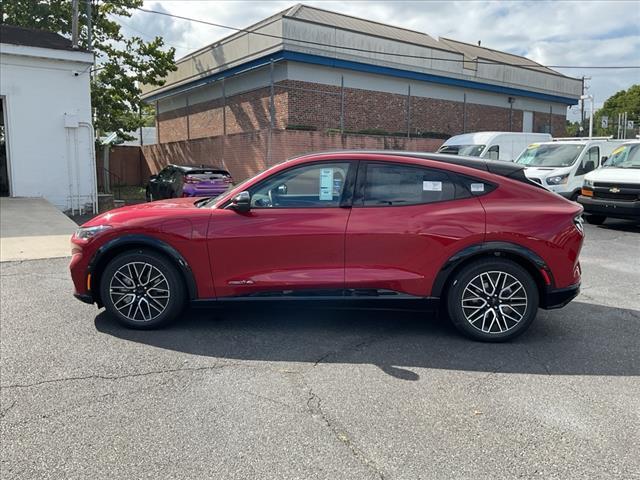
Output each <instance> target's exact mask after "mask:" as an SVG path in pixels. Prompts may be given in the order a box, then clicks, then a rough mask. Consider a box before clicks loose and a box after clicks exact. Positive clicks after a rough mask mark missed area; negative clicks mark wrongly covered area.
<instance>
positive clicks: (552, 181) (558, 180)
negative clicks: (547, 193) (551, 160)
mask: <svg viewBox="0 0 640 480" xmlns="http://www.w3.org/2000/svg"><path fill="white" fill-rule="evenodd" d="M567 180H569V174H568V173H565V174H564V175H555V176H553V177H547V185H562V184H563V183H567Z"/></svg>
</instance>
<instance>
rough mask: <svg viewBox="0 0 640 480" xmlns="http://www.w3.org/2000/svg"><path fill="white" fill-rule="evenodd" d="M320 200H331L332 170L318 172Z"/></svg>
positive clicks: (326, 169) (324, 169)
mask: <svg viewBox="0 0 640 480" xmlns="http://www.w3.org/2000/svg"><path fill="white" fill-rule="evenodd" d="M319 198H320V200H333V168H323V169H321V170H320V197H319Z"/></svg>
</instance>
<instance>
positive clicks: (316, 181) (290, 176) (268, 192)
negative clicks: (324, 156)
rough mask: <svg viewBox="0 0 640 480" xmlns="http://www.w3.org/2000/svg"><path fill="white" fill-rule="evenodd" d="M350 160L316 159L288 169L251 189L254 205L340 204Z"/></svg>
mask: <svg viewBox="0 0 640 480" xmlns="http://www.w3.org/2000/svg"><path fill="white" fill-rule="evenodd" d="M349 166H350V162H331V163H313V164H310V165H304V166H301V167H296V168H292V169H289V170H285V171H284V172H280V173H277V174H275V175H273V176H272V177H270V178H268V179H266V180H265V181H263V182H261V183H260V184H258V185H257V186H256V187H255V189H251V190H250V192H249V193H250V194H251V207H252V208H322V207H325V208H326V207H338V206H340V200H341V198H342V193H343V191H344V186H345V181H346V179H347V173H348V172H349Z"/></svg>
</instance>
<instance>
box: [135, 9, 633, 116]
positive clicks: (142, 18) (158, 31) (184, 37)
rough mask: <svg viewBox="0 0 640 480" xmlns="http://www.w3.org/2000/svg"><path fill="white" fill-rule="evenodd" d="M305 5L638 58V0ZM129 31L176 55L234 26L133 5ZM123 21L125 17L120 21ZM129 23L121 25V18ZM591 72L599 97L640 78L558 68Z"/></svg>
mask: <svg viewBox="0 0 640 480" xmlns="http://www.w3.org/2000/svg"><path fill="white" fill-rule="evenodd" d="M294 3H295V2H287V1H261V2H255V1H246V2H240V1H215V2H213V1H206V0H201V1H189V0H182V1H159V0H145V3H144V6H145V8H151V9H154V10H159V9H162V10H165V11H167V12H170V13H172V14H176V15H183V16H186V17H191V18H198V19H202V20H207V21H211V22H215V23H219V24H223V25H229V26H233V27H239V28H243V27H247V26H249V25H251V24H253V23H255V22H257V21H259V20H262V19H263V18H266V17H268V16H270V15H273V14H274V13H277V12H279V11H281V10H284V9H286V8H288V7H290V6H292V5H294ZM305 3H306V4H308V5H313V6H317V7H320V8H324V9H327V10H333V11H336V12H340V13H345V14H349V15H354V16H358V17H362V18H367V19H370V20H375V21H378V22H383V23H389V24H392V25H396V26H400V27H404V28H409V29H413V30H418V31H421V32H424V33H427V34H429V35H431V36H432V37H436V38H437V37H439V36H444V37H451V38H454V39H457V40H461V41H466V42H471V43H476V42H477V41H478V40H482V45H483V46H486V47H489V48H495V49H497V50H504V51H507V52H512V53H516V54H521V55H525V56H527V57H529V58H531V59H532V60H535V61H537V62H540V63H542V64H545V65H585V66H591V65H640V2H638V1H637V0H628V1H614V0H603V1H596V0H594V1H588V2H577V1H553V2H551V1H511V2H505V1H503V2H499V1H489V2H484V1H429V2H423V1H385V2H383V1H349V2H344V1H341V2H337V1H309V2H305ZM127 22H128V23H129V26H130V28H135V29H136V30H137V31H134V32H131V33H134V34H138V35H140V34H141V33H140V32H144V33H146V34H147V35H148V36H150V37H152V36H155V35H162V36H163V37H164V38H165V40H166V42H167V44H169V45H171V46H174V47H175V48H176V51H177V55H178V56H183V55H185V54H187V53H189V51H192V50H195V49H197V48H200V47H203V46H205V45H207V44H209V43H212V42H214V41H216V40H218V39H220V38H223V37H224V36H227V35H229V34H230V33H232V31H231V30H226V29H222V28H216V27H211V26H207V25H203V24H197V23H190V22H187V21H184V20H178V19H171V18H169V17H161V16H160V15H154V14H148V13H142V12H136V13H135V14H134V15H133V17H132V18H131V19H129V20H127ZM123 24H124V22H123ZM125 28H126V25H125ZM558 70H559V71H561V72H562V73H564V74H566V75H570V76H573V77H582V76H583V75H584V76H587V77H592V80H591V89H590V93H593V94H594V95H595V97H596V103H597V104H598V103H602V101H604V100H605V99H606V98H607V97H609V96H610V95H612V94H613V93H615V92H616V91H618V90H620V89H622V88H628V87H629V86H631V85H632V84H634V83H640V70H598V69H558Z"/></svg>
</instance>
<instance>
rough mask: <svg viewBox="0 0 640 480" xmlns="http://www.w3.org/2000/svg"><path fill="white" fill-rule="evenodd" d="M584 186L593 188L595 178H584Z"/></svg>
mask: <svg viewBox="0 0 640 480" xmlns="http://www.w3.org/2000/svg"><path fill="white" fill-rule="evenodd" d="M584 186H585V187H588V188H593V180H587V179H586V178H585V179H584Z"/></svg>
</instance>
